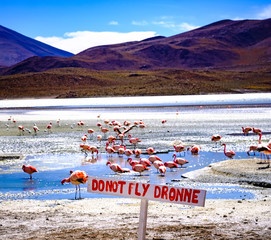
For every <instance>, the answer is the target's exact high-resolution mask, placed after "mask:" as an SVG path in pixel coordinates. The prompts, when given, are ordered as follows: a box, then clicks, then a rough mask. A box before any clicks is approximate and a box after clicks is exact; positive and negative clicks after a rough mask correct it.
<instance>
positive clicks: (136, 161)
mask: <svg viewBox="0 0 271 240" xmlns="http://www.w3.org/2000/svg"><path fill="white" fill-rule="evenodd" d="M127 162H129V164H130V165H131V166H133V165H134V164H139V163H140V162H139V161H138V160H133V159H132V158H128V159H127Z"/></svg>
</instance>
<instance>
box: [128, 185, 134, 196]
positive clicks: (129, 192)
mask: <svg viewBox="0 0 271 240" xmlns="http://www.w3.org/2000/svg"><path fill="white" fill-rule="evenodd" d="M134 185H135V184H134V183H129V188H128V194H129V195H131V191H132V188H133V186H134Z"/></svg>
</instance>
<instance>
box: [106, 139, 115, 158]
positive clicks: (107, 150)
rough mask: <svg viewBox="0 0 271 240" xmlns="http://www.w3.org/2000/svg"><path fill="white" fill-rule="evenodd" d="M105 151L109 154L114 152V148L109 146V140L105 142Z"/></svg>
mask: <svg viewBox="0 0 271 240" xmlns="http://www.w3.org/2000/svg"><path fill="white" fill-rule="evenodd" d="M105 151H106V152H107V153H108V154H109V155H111V154H112V153H114V152H115V150H114V148H112V147H109V142H107V143H106V147H105Z"/></svg>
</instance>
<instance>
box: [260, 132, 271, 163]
mask: <svg viewBox="0 0 271 240" xmlns="http://www.w3.org/2000/svg"><path fill="white" fill-rule="evenodd" d="M270 149H271V148H270V146H269V143H268V145H263V144H262V134H261V133H259V144H258V146H257V151H258V152H260V153H261V154H265V155H267V159H268V162H269V155H270V153H269V150H270ZM260 163H262V162H260ZM268 166H269V164H268Z"/></svg>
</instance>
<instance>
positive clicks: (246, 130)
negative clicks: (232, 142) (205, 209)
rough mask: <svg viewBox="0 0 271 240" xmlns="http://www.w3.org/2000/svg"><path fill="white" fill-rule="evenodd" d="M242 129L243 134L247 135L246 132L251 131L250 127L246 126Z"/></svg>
mask: <svg viewBox="0 0 271 240" xmlns="http://www.w3.org/2000/svg"><path fill="white" fill-rule="evenodd" d="M242 130H243V133H244V135H245V136H247V135H248V133H249V132H250V131H252V127H246V128H244V127H242Z"/></svg>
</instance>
